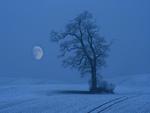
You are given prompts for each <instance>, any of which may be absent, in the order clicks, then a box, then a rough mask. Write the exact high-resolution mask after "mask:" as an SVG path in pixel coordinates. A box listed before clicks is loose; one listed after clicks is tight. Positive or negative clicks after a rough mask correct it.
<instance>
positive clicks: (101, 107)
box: [87, 95, 139, 113]
mask: <svg viewBox="0 0 150 113" xmlns="http://www.w3.org/2000/svg"><path fill="white" fill-rule="evenodd" d="M137 96H139V95H135V96H130V97H127V96H122V97H118V98H114V99H112V100H109V101H107V102H105V103H103V104H101V105H99V106H97V107H95V108H93V109H92V110H90V111H88V112H87V113H102V112H104V111H105V110H107V109H109V108H111V107H112V106H114V105H116V104H119V103H121V102H123V101H126V100H128V99H129V98H133V97H137Z"/></svg>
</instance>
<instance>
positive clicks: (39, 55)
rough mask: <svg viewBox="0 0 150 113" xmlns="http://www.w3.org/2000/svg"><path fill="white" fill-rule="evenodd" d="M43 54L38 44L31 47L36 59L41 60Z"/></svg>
mask: <svg viewBox="0 0 150 113" xmlns="http://www.w3.org/2000/svg"><path fill="white" fill-rule="evenodd" d="M43 54H44V52H43V49H42V48H41V47H40V46H35V47H33V55H34V57H35V59H36V60H41V58H42V57H43Z"/></svg>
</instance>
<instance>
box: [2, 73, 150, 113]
mask: <svg viewBox="0 0 150 113" xmlns="http://www.w3.org/2000/svg"><path fill="white" fill-rule="evenodd" d="M109 81H113V82H114V83H115V84H116V90H115V94H90V93H89V92H88V86H87V85H86V84H64V83H62V84H54V83H53V84H52V83H51V84H49V83H48V82H46V80H45V81H44V80H41V79H25V78H23V79H21V78H17V79H15V78H1V80H0V113H150V75H148V74H147V75H135V76H124V77H116V78H115V77H113V78H111V79H109Z"/></svg>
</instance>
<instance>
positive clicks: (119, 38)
mask: <svg viewBox="0 0 150 113" xmlns="http://www.w3.org/2000/svg"><path fill="white" fill-rule="evenodd" d="M149 6H150V1H149V0H136V1H135V0H125V1H123V0H111V1H110V0H82V1H81V0H61V1H60V0H1V1H0V52H1V53H0V77H4V76H5V77H7V76H12V77H13V76H17V77H45V78H46V77H47V78H48V79H50V80H57V81H62V80H64V81H69V80H72V81H79V80H80V73H78V72H76V70H70V69H64V68H63V67H62V66H61V60H60V59H58V58H57V55H58V54H59V51H58V45H56V44H53V43H51V42H50V39H49V38H50V37H49V33H50V31H51V30H52V29H56V30H63V28H64V26H65V25H66V24H67V23H68V22H69V21H70V20H71V19H73V18H74V17H76V16H77V15H78V14H79V13H81V12H83V11H85V10H87V11H89V12H91V13H92V14H93V16H94V17H95V19H96V21H97V24H98V25H99V26H100V28H101V35H102V36H104V37H105V38H106V39H107V40H108V42H109V41H111V40H115V41H114V43H113V45H112V46H111V52H110V53H109V57H108V58H107V67H105V68H104V69H103V70H102V75H103V76H104V77H105V76H110V77H111V76H116V75H119V76H125V75H133V74H146V73H150V68H149V67H150V51H149V49H150V31H149V30H150V21H149V20H150V13H149V11H150V7H149ZM34 46H41V47H42V48H43V51H44V57H43V58H42V59H41V60H36V59H35V58H34V56H33V53H32V49H33V47H34Z"/></svg>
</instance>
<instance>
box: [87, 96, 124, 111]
mask: <svg viewBox="0 0 150 113" xmlns="http://www.w3.org/2000/svg"><path fill="white" fill-rule="evenodd" d="M124 97H125V96H123V97H118V98H114V99H112V100H109V101H107V102H105V103H103V104H101V105H99V106H97V107H95V108H93V109H91V110H90V111H88V112H87V113H92V112H94V111H96V110H98V109H99V108H101V107H103V106H105V105H107V104H109V103H112V102H114V101H117V100H120V99H122V98H124Z"/></svg>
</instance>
